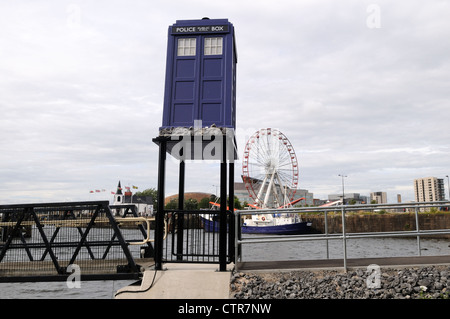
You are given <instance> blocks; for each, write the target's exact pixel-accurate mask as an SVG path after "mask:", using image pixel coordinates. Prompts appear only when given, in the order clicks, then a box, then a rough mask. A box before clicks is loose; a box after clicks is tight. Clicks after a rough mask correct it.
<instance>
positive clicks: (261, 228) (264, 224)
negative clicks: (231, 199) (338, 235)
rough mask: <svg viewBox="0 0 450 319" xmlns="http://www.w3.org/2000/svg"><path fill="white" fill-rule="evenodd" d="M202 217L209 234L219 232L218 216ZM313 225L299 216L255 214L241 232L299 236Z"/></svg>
mask: <svg viewBox="0 0 450 319" xmlns="http://www.w3.org/2000/svg"><path fill="white" fill-rule="evenodd" d="M212 216H213V215H211V214H204V215H201V219H202V223H203V228H204V230H205V231H207V232H218V231H219V227H220V224H219V221H218V217H217V215H214V216H215V217H214V218H212ZM310 229H311V223H310V222H307V221H303V220H302V219H301V218H300V217H299V216H298V215H297V214H289V213H281V212H280V213H275V214H254V215H252V216H251V218H246V219H244V220H243V223H242V226H241V232H242V233H243V234H266V235H299V234H305V233H308V232H309V230H310Z"/></svg>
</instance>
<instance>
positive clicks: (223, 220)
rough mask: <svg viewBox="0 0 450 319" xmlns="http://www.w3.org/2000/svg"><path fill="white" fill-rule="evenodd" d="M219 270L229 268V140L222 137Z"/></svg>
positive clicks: (224, 136)
mask: <svg viewBox="0 0 450 319" xmlns="http://www.w3.org/2000/svg"><path fill="white" fill-rule="evenodd" d="M219 220H220V224H219V270H220V271H226V270H227V140H226V135H225V134H224V135H223V137H222V160H221V162H220V217H219Z"/></svg>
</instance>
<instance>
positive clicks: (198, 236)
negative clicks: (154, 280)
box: [162, 210, 234, 263]
mask: <svg viewBox="0 0 450 319" xmlns="http://www.w3.org/2000/svg"><path fill="white" fill-rule="evenodd" d="M232 220H233V219H232V214H231V212H230V211H227V215H226V218H225V223H226V226H225V227H226V228H225V230H226V233H225V236H224V238H221V236H220V211H218V210H189V211H187V210H182V211H180V210H170V211H169V210H168V211H165V225H166V227H167V232H168V235H167V238H166V240H165V241H164V245H163V254H162V255H163V256H162V258H163V260H162V261H163V262H164V263H220V262H222V261H224V262H225V263H230V262H232V261H233V253H234V248H233V247H234V236H233V230H234V228H233V227H231V226H230V223H231V222H232ZM230 231H231V232H230Z"/></svg>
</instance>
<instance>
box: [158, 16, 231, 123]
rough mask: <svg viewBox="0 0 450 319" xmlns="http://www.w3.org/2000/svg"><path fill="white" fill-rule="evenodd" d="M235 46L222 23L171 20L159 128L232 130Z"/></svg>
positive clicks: (226, 21) (224, 22) (229, 28)
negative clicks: (219, 128)
mask: <svg viewBox="0 0 450 319" xmlns="http://www.w3.org/2000/svg"><path fill="white" fill-rule="evenodd" d="M236 63H237V56H236V45H235V38H234V27H233V25H232V24H231V23H230V22H228V19H209V18H203V19H201V20H177V21H176V23H175V24H173V25H171V26H169V34H168V46H167V65H166V82H165V93H164V110H163V120H162V126H161V128H160V130H161V129H170V128H172V127H193V126H194V121H197V122H196V123H197V125H198V123H199V121H198V120H201V123H202V127H206V126H211V125H213V124H215V125H216V126H217V127H225V128H233V129H235V126H236V125H235V122H236Z"/></svg>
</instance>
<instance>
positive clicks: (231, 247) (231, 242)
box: [228, 159, 235, 262]
mask: <svg viewBox="0 0 450 319" xmlns="http://www.w3.org/2000/svg"><path fill="white" fill-rule="evenodd" d="M228 165H229V172H228V174H229V177H228V183H229V184H228V196H229V197H230V200H229V202H230V203H229V205H228V206H229V210H230V216H229V218H228V256H230V261H233V262H234V236H235V234H234V231H235V229H234V228H235V227H234V159H230V163H229V164H228Z"/></svg>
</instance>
